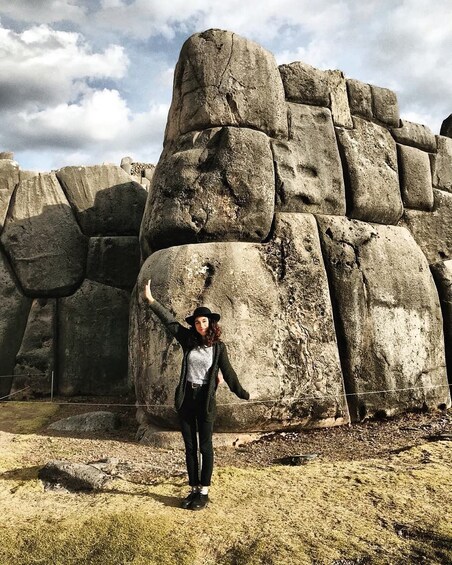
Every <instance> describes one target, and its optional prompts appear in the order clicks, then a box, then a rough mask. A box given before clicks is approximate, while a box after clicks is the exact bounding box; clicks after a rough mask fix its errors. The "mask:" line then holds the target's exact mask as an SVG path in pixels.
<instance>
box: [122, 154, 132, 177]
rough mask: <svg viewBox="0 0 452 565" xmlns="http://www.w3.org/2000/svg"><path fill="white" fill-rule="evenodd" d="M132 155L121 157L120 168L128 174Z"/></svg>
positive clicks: (130, 171)
mask: <svg viewBox="0 0 452 565" xmlns="http://www.w3.org/2000/svg"><path fill="white" fill-rule="evenodd" d="M132 163H133V159H132V157H123V158H122V159H121V169H122V170H123V171H125V172H126V173H127V174H128V175H130V174H131V173H132Z"/></svg>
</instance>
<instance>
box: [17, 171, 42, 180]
mask: <svg viewBox="0 0 452 565" xmlns="http://www.w3.org/2000/svg"><path fill="white" fill-rule="evenodd" d="M34 177H39V171H23V170H22V169H20V170H19V181H20V182H24V181H27V180H30V179H32V178H34Z"/></svg>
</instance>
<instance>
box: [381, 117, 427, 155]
mask: <svg viewBox="0 0 452 565" xmlns="http://www.w3.org/2000/svg"><path fill="white" fill-rule="evenodd" d="M391 133H392V135H393V137H394V139H395V140H396V141H397V142H398V143H401V144H403V145H410V146H411V147H416V148H417V149H422V150H423V151H429V152H430V153H436V138H435V135H434V134H433V133H432V131H431V130H430V129H429V128H428V127H427V126H424V125H422V124H416V123H414V122H409V121H408V120H401V127H399V128H391Z"/></svg>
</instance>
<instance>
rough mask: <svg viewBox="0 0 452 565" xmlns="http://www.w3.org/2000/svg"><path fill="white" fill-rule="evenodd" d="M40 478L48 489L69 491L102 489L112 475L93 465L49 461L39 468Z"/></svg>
mask: <svg viewBox="0 0 452 565" xmlns="http://www.w3.org/2000/svg"><path fill="white" fill-rule="evenodd" d="M38 477H39V479H41V481H43V483H44V485H45V487H46V488H48V489H58V488H63V489H65V490H68V491H75V492H78V491H97V490H102V488H103V487H104V486H105V483H106V482H107V481H108V480H109V479H110V477H109V476H108V475H107V474H105V473H104V472H102V471H100V470H99V469H96V468H95V467H93V466H91V465H84V464H83V463H72V462H70V461H56V460H55V461H49V462H48V463H46V465H44V467H42V469H40V470H39V473H38Z"/></svg>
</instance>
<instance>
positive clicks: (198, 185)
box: [140, 127, 275, 256]
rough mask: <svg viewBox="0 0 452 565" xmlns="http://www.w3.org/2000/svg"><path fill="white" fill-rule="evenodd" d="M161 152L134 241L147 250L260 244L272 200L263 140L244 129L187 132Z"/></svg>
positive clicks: (146, 252) (271, 180)
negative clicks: (221, 243) (171, 147)
mask: <svg viewBox="0 0 452 565" xmlns="http://www.w3.org/2000/svg"><path fill="white" fill-rule="evenodd" d="M174 147H175V148H174V152H172V151H168V150H167V151H166V152H164V153H163V155H162V157H161V158H160V161H159V163H158V165H157V168H156V171H155V176H154V180H153V186H152V191H151V192H150V194H149V199H148V202H147V204H146V210H145V214H144V217H143V223H142V227H141V234H140V243H141V247H142V251H143V254H144V255H146V256H147V255H149V253H150V251H151V250H156V249H161V248H163V247H169V246H171V245H180V244H183V243H195V242H205V241H262V240H263V239H264V238H265V237H267V235H268V232H269V231H270V227H271V223H272V219H273V211H274V200H275V178H274V170H273V156H272V152H271V149H270V143H269V139H268V137H267V136H266V135H264V134H263V133H261V132H257V131H254V130H250V129H246V128H231V127H224V128H214V129H209V130H204V131H203V132H191V133H189V134H187V135H185V136H183V137H182V138H179V140H178V143H177V145H176V146H174Z"/></svg>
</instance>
